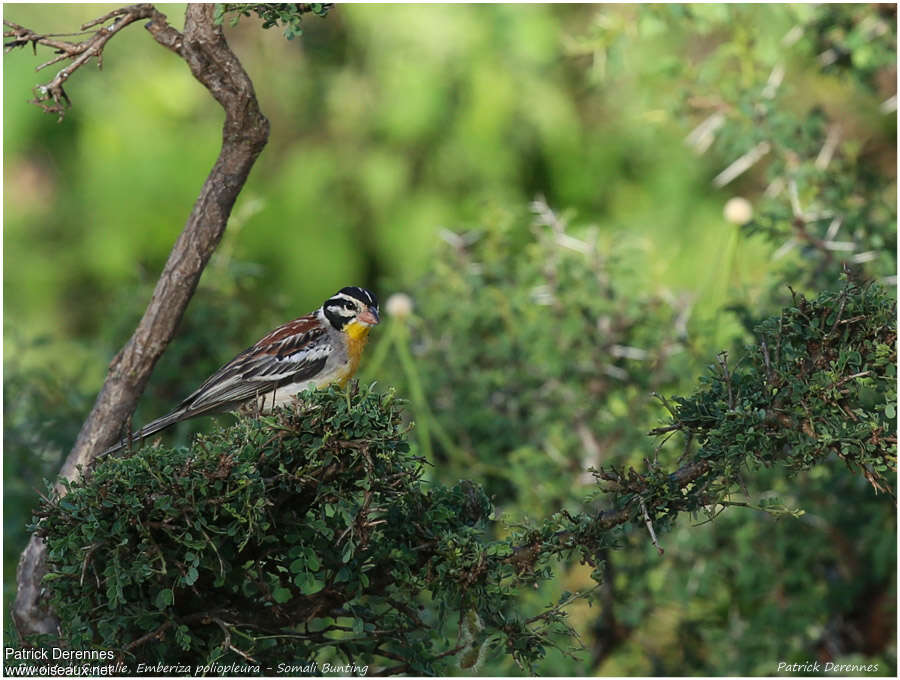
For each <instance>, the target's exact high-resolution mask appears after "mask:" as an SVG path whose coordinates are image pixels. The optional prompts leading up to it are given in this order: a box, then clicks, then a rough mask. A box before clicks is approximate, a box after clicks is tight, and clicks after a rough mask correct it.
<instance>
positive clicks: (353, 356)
mask: <svg viewBox="0 0 900 680" xmlns="http://www.w3.org/2000/svg"><path fill="white" fill-rule="evenodd" d="M371 329H372V327H371V326H367V325H365V324H362V323H359V322H358V321H351V322H349V323H348V324H347V325H346V326H344V333H346V334H347V358H348V362H347V368H346V369H345V371H344V372H343V374H342V375H341V377H340V378H339V379H338V383H339V384H340V385H341V386H342V387H343V386H344V385H346V384H347V381H348V380H350V378H352V377H353V374H354V373H356V369H357V367H358V366H359V359H360V357H361V356H362V351H363V347H365V346H366V341H367V340H368V339H369V331H370V330H371Z"/></svg>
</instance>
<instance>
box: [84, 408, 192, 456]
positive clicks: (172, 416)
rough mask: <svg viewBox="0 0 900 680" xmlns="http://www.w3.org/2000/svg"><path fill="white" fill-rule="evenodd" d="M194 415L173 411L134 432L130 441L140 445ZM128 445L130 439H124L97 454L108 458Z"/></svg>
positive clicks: (179, 410) (184, 410) (185, 411)
mask: <svg viewBox="0 0 900 680" xmlns="http://www.w3.org/2000/svg"><path fill="white" fill-rule="evenodd" d="M192 415H195V414H194V413H190V412H189V411H187V409H178V410H177V411H172V412H171V413H169V414H168V415H165V416H163V417H162V418H157V419H156V420H153V421H150V422H149V423H147V424H146V425H144V426H143V427H142V428H140V429H139V430H137V432H134V433H133V434H132V435H131V438H130V441H131V442H133V443H135V444H138V443H140V440H141V439H144V438H145V437H149V436H150V435H153V434H156V433H157V432H159V431H161V430H165V429H166V428H167V427H169V426H170V425H174V424H175V423H177V422H179V421H182V420H184V419H185V418H190V417H191V416H192ZM128 444H129V438H128V437H124V438H123V439H122V441H120V442H119V443H118V444H115V445H113V446H110V447H109V448H108V449H106V451H104V452H103V453H100V454H97V458H100V457H102V456H106V455H109V454H110V453H115V452H116V451H119V450H121V449H124V448H125V447H126V446H128Z"/></svg>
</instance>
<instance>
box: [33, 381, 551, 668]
mask: <svg viewBox="0 0 900 680" xmlns="http://www.w3.org/2000/svg"><path fill="white" fill-rule="evenodd" d="M352 396H353V400H352V403H350V404H348V401H347V399H346V398H345V395H344V393H343V392H341V391H340V390H337V389H331V390H325V391H321V392H313V393H306V394H304V395H302V401H301V402H300V403H299V405H298V406H297V407H296V408H295V409H285V410H281V411H279V412H277V413H276V414H274V415H273V416H271V417H266V418H261V419H259V420H250V419H248V420H241V421H240V422H239V423H238V424H237V425H236V426H235V427H233V428H231V429H229V430H227V431H222V432H218V433H216V434H214V435H212V436H210V437H206V438H201V439H200V440H199V441H198V442H197V443H196V444H195V445H194V447H193V448H192V449H190V450H189V449H174V450H173V449H169V448H152V447H147V448H144V449H142V450H141V451H139V452H137V453H136V454H134V455H132V456H130V457H126V458H121V459H119V458H111V459H109V460H105V461H103V462H101V463H100V464H98V465H97V466H96V467H95V468H94V469H93V470H92V471H91V473H90V475H89V476H88V477H87V478H86V479H85V480H84V481H81V482H76V483H68V484H66V491H67V493H66V495H65V496H64V497H62V498H59V497H58V496H56V495H53V496H52V499H51V500H50V501H48V503H47V504H46V505H45V507H44V509H43V511H42V513H41V519H40V521H39V523H38V530H39V532H40V533H41V534H42V535H44V536H45V537H46V539H47V542H48V546H49V555H50V571H49V573H48V575H47V576H46V578H45V582H46V583H47V585H48V587H49V588H50V590H51V592H52V600H51V601H52V604H53V607H54V609H55V611H56V612H57V613H58V615H59V616H60V618H61V620H62V622H63V628H64V636H65V637H66V639H67V640H68V642H69V643H70V644H71V645H73V646H75V647H77V648H89V647H93V646H98V645H99V646H101V647H104V648H114V649H117V650H119V651H120V652H121V653H122V654H123V655H124V660H125V662H126V663H132V664H134V663H138V662H141V661H143V662H146V663H152V662H154V661H163V662H166V661H168V662H171V660H172V659H179V660H180V662H182V663H194V664H213V663H225V662H234V661H241V658H239V657H237V656H235V654H239V655H240V657H242V658H243V659H244V661H248V660H250V659H252V660H253V661H254V663H257V664H259V665H261V668H262V671H260V669H259V668H257V669H256V671H255V672H256V673H259V672H263V674H266V673H265V670H266V669H269V670H271V668H275V667H276V666H277V664H278V663H280V662H285V661H291V660H295V661H297V662H298V663H299V662H302V661H303V660H304V659H309V660H318V661H319V662H324V661H328V660H329V659H331V660H334V659H342V658H343V659H348V658H349V659H358V660H365V661H366V663H370V662H371V663H375V662H376V659H377V658H378V657H387V658H401V659H403V660H405V661H406V666H405V668H406V669H407V670H413V671H414V672H418V673H425V672H428V673H432V672H436V671H437V670H438V669H440V668H446V667H448V666H447V664H451V666H452V663H453V659H452V658H449V656H450V653H447V654H444V653H443V652H446V651H447V649H450V648H452V645H449V646H448V643H447V642H446V636H447V635H449V633H447V632H446V631H445V629H447V628H450V629H452V628H453V626H454V624H455V623H456V621H455V619H450V624H447V623H446V622H447V617H446V615H445V612H447V611H453V612H460V616H462V613H463V612H466V611H469V610H470V609H471V608H473V607H477V610H478V612H479V613H480V616H481V618H482V619H483V620H485V621H487V622H489V623H490V625H491V627H492V630H491V633H492V634H493V635H494V636H499V637H500V638H502V639H503V640H505V643H506V645H507V646H508V647H509V649H510V650H511V652H512V653H513V655H514V656H516V658H517V659H519V660H520V661H521V662H522V663H529V662H530V661H532V660H534V659H535V658H537V657H539V656H540V655H541V654H542V653H543V652H542V649H543V641H542V637H541V636H540V635H538V634H537V633H534V632H532V631H530V630H529V627H528V623H534V622H522V621H517V619H516V618H515V617H514V618H512V619H511V620H506V618H505V616H504V613H505V610H506V609H507V606H508V604H509V598H510V593H509V590H508V587H507V586H504V585H501V578H502V577H503V576H504V575H509V573H511V572H512V567H511V566H510V565H509V564H507V563H506V562H504V561H503V559H501V557H502V556H503V555H506V554H509V551H510V549H509V548H508V546H507V544H505V543H502V544H497V543H490V542H486V541H485V539H484V528H485V522H486V520H487V518H488V517H489V516H490V513H491V504H490V502H489V501H488V499H487V497H486V496H485V495H484V494H483V492H482V491H481V490H480V489H479V488H478V487H477V486H475V485H473V484H471V483H468V482H460V483H458V484H456V485H455V486H453V487H451V488H447V487H442V486H433V487H431V486H429V485H426V484H423V483H422V482H421V479H420V478H421V465H422V461H421V460H419V459H418V458H416V457H414V456H412V455H410V454H409V452H408V447H407V444H406V442H405V439H404V436H405V428H404V427H403V426H402V425H401V423H400V417H399V412H398V411H397V407H396V403H395V401H394V400H393V397H392V396H390V395H383V396H376V395H374V394H373V393H371V392H366V393H364V394H354V395H352ZM498 556H501V557H498ZM426 590H427V591H428V592H429V597H428V598H427V600H422V605H423V607H424V603H425V602H428V604H429V610H428V611H427V612H424V613H423V612H421V611H419V612H417V609H418V607H417V606H416V605H415V602H416V600H417V599H418V598H419V597H420V594H421V593H422V592H423V591H426ZM476 616H477V615H476ZM420 617H425V618H426V620H427V623H426V624H423V623H422V621H421V620H420ZM540 618H542V617H539V619H540ZM547 618H548V619H552V620H551V621H549V622H548V623H547V624H546V626H545V627H547V628H553V629H555V628H558V627H559V625H561V615H559V614H557V613H556V612H553V613H552V614H548V615H547ZM539 619H535V621H537V620H539ZM301 624H302V627H297V626H301ZM442 631H444V633H443V634H441V632H442ZM473 635H476V633H473V632H472V631H471V626H469V628H468V629H467V632H466V634H465V635H464V636H463V637H464V638H465V640H466V641H467V642H466V643H465V644H464V643H462V642H461V643H460V645H458V647H459V649H462V648H463V647H465V646H466V645H467V644H468V645H469V646H471V640H472V637H473ZM477 637H478V638H479V640H480V641H483V639H484V637H485V636H482V634H481V632H480V631H479V632H478V633H477ZM461 639H462V638H461ZM479 644H480V643H479ZM442 647H446V648H447V649H442ZM435 648H437V650H438V652H440V653H436V652H435ZM459 649H455V651H453V652H451V653H455V652H456V651H459ZM237 650H240V652H238V651H237ZM398 655H399V657H398ZM442 658H443V659H445V661H443V662H442V663H441V664H438V663H437V661H438V660H439V659H442Z"/></svg>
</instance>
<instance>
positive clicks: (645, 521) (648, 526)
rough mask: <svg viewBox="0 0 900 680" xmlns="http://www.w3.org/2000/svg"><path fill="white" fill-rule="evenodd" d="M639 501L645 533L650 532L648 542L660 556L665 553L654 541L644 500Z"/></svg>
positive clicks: (654, 533)
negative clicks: (649, 541)
mask: <svg viewBox="0 0 900 680" xmlns="http://www.w3.org/2000/svg"><path fill="white" fill-rule="evenodd" d="M640 500H641V512H642V513H643V515H644V523H645V524H646V525H647V531H649V532H650V540H651V541H653V545H655V546H656V552H658V553H659V554H660V555H662V554H663V553H664V552H665V550H663V549H662V548H661V547H660V545H659V541H657V540H656V532H655V531H653V522H651V521H650V515H649V514H648V513H647V506H646V505H644V499H643V498H641V499H640Z"/></svg>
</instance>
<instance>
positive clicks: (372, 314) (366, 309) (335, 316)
mask: <svg viewBox="0 0 900 680" xmlns="http://www.w3.org/2000/svg"><path fill="white" fill-rule="evenodd" d="M322 313H323V314H324V315H325V318H326V319H328V322H329V323H330V324H331V325H332V326H333V327H334V328H336V329H337V330H339V331H342V330H349V329H348V328H347V326H348V324H353V325H354V326H356V325H357V324H358V325H359V326H361V327H362V328H363V329H365V330H366V331H368V329H369V327H371V326H374V325H375V324H377V323H378V321H379V316H378V299H377V298H376V297H375V294H374V293H373V292H372V291H370V290H366V289H365V288H360V287H358V286H347V287H346V288H341V289H340V290H339V291H338V292H337V293H335V294H334V295H332V296H331V297H330V298H328V299H327V300H325V302H324V303H323V304H322Z"/></svg>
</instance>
